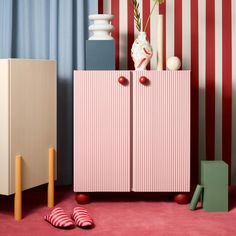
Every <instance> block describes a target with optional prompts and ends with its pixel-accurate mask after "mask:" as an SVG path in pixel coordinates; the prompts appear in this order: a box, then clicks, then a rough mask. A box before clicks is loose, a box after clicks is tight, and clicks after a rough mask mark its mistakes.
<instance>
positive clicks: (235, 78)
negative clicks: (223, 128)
mask: <svg viewBox="0 0 236 236" xmlns="http://www.w3.org/2000/svg"><path fill="white" fill-rule="evenodd" d="M232 90H233V91H232V157H233V158H232V162H231V175H232V178H231V179H232V184H236V1H234V0H232Z"/></svg>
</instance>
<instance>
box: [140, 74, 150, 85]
mask: <svg viewBox="0 0 236 236" xmlns="http://www.w3.org/2000/svg"><path fill="white" fill-rule="evenodd" d="M139 82H140V83H141V84H143V85H145V84H147V83H148V78H147V77H145V76H141V77H140V78H139Z"/></svg>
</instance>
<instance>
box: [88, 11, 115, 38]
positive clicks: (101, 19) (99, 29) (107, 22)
mask: <svg viewBox="0 0 236 236" xmlns="http://www.w3.org/2000/svg"><path fill="white" fill-rule="evenodd" d="M113 18H114V16H113V15H110V14H94V15H89V20H91V21H93V24H92V25H90V26H89V31H92V32H93V35H92V36H91V37H90V38H89V40H113V37H112V36H111V32H112V31H113V30H114V26H113V25H112V24H111V21H112V20H113Z"/></svg>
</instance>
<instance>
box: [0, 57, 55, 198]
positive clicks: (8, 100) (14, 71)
mask: <svg viewBox="0 0 236 236" xmlns="http://www.w3.org/2000/svg"><path fill="white" fill-rule="evenodd" d="M50 147H54V148H55V147H56V62H55V61H49V60H22V59H1V60H0V180H1V181H0V194H4V195H9V194H12V193H14V191H15V157H16V155H18V154H20V155H22V156H23V176H22V179H23V190H24V189H28V188H32V187H35V186H38V185H41V184H44V183H47V182H48V149H49V148H50Z"/></svg>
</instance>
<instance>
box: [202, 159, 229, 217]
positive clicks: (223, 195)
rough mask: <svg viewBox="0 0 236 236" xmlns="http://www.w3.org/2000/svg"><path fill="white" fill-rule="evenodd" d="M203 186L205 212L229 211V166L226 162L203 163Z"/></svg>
mask: <svg viewBox="0 0 236 236" xmlns="http://www.w3.org/2000/svg"><path fill="white" fill-rule="evenodd" d="M201 185H202V186H203V188H204V189H203V199H202V201H203V209H204V210H206V211H210V212H222V211H228V165H227V164H226V163H225V162H224V161H202V162H201Z"/></svg>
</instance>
